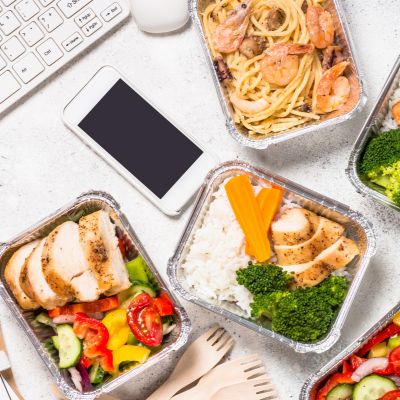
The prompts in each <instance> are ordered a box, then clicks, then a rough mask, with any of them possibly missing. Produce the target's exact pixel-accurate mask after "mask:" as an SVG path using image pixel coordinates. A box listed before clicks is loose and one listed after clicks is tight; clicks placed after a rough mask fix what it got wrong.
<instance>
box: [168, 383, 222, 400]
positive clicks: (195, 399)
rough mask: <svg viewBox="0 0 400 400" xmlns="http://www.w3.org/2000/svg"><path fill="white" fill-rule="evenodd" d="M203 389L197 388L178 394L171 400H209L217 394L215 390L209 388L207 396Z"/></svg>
mask: <svg viewBox="0 0 400 400" xmlns="http://www.w3.org/2000/svg"><path fill="white" fill-rule="evenodd" d="M202 389H203V388H201V387H198V386H195V387H193V388H191V389H189V390H186V391H185V392H183V393H180V394H177V395H176V396H174V397H172V398H171V400H208V399H210V398H211V396H212V395H213V394H214V393H215V390H214V389H213V388H211V387H210V388H209V390H208V391H207V394H205V393H204V390H202Z"/></svg>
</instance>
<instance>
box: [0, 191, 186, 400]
mask: <svg viewBox="0 0 400 400" xmlns="http://www.w3.org/2000/svg"><path fill="white" fill-rule="evenodd" d="M100 209H101V210H105V211H107V212H109V213H110V215H111V217H112V218H113V220H114V222H115V224H116V225H117V226H119V227H120V228H121V229H122V230H123V232H124V233H126V234H127V235H128V237H129V238H130V240H131V241H132V243H133V244H134V246H135V247H136V249H137V251H138V252H139V254H140V255H141V256H142V257H143V258H144V259H145V261H146V263H147V265H148V266H149V268H150V269H151V271H152V273H153V274H154V276H155V278H156V279H157V281H158V282H159V285H160V287H161V288H162V289H163V290H165V291H166V292H167V293H168V295H169V296H170V297H171V299H173V302H174V304H175V309H176V313H177V326H176V327H175V329H174V331H173V332H172V333H171V334H170V336H169V340H168V342H167V344H166V346H165V348H164V349H163V350H162V351H160V352H159V353H157V354H156V355H154V356H152V357H151V358H149V360H148V361H147V362H146V363H144V364H142V365H140V366H138V367H136V368H134V369H132V370H130V371H128V372H126V373H125V374H122V375H120V376H119V377H117V378H115V379H113V380H110V381H109V382H106V383H105V384H104V385H102V386H101V387H100V388H97V389H94V390H93V391H91V392H85V393H80V392H79V391H78V390H77V389H76V388H75V386H74V384H73V383H72V381H71V378H70V375H69V373H68V372H67V371H62V370H60V369H59V368H58V366H57V360H56V359H55V358H53V357H52V356H51V355H50V354H49V352H48V351H47V350H46V349H45V347H44V345H43V341H44V340H46V339H48V338H49V337H50V336H51V335H52V334H53V335H54V331H52V330H49V329H48V328H46V327H43V328H39V329H38V328H35V327H33V326H32V321H33V319H34V316H35V313H34V312H32V311H23V310H22V309H21V308H20V307H19V305H18V303H17V301H16V300H15V298H14V297H13V295H12V293H11V291H10V290H9V289H8V287H7V283H6V281H5V278H4V267H5V265H6V264H7V261H8V260H9V259H10V257H11V256H12V254H13V253H14V252H15V251H16V250H17V249H18V248H19V247H21V246H22V245H23V244H25V243H28V242H31V241H32V240H35V239H37V238H41V237H44V236H46V235H47V234H49V233H50V231H52V230H53V229H54V228H55V227H56V226H58V225H59V224H61V223H63V222H65V221H67V220H71V219H72V220H75V221H76V220H78V219H79V218H80V217H81V216H82V215H86V214H89V213H91V212H94V211H97V210H100ZM0 295H1V297H2V298H3V299H4V301H5V303H6V304H7V306H8V308H9V309H10V310H11V312H12V313H13V315H14V316H15V317H16V319H17V320H18V322H19V323H20V325H21V326H22V329H23V330H24V331H25V333H26V334H27V336H28V337H29V339H30V341H31V342H32V344H33V345H34V347H35V348H36V350H37V352H38V353H39V355H40V357H41V358H42V360H43V362H44V363H45V364H46V366H47V368H48V369H49V370H50V372H51V373H52V375H53V376H54V378H55V379H56V381H57V385H58V387H59V389H60V390H61V391H62V392H63V393H64V395H65V396H66V397H67V398H69V399H74V400H92V399H95V398H96V397H98V396H99V395H100V394H103V393H108V392H110V391H112V390H114V389H115V388H117V387H118V386H120V385H122V384H123V383H125V382H127V381H128V380H130V379H132V378H135V377H136V376H137V375H139V374H140V373H141V372H143V371H144V370H146V369H148V368H149V367H151V366H152V365H154V364H157V363H158V362H159V361H160V360H162V359H164V358H165V357H166V356H167V355H168V354H170V353H171V352H173V351H175V350H177V349H179V348H180V347H182V346H183V345H184V344H185V343H186V341H187V339H188V336H189V332H190V321H189V319H188V316H187V314H186V312H185V310H184V309H183V308H182V307H181V305H180V303H179V301H178V300H177V298H176V297H175V295H174V294H173V293H171V292H170V291H169V290H168V287H167V286H166V284H165V283H164V281H163V280H162V278H161V276H160V275H159V273H158V272H157V270H156V268H155V267H154V265H153V263H152V261H151V260H150V258H149V256H148V255H147V253H146V251H145V249H144V248H143V246H142V244H141V243H140V241H139V239H138V237H137V236H136V234H135V232H134V230H133V229H132V227H131V225H130V224H129V222H128V220H127V218H126V217H125V215H124V214H123V213H122V212H121V210H120V206H119V204H118V203H117V202H116V201H115V200H114V198H113V197H111V196H110V195H109V194H107V193H103V192H95V191H94V192H88V193H85V194H82V195H81V196H79V197H78V198H77V199H76V200H75V201H73V202H72V203H70V204H67V205H66V206H65V207H63V208H61V209H60V210H58V211H56V212H55V213H54V214H52V215H50V216H49V217H47V218H45V219H44V220H42V221H40V222H39V223H37V224H36V225H35V226H33V227H31V228H29V229H27V230H26V231H24V232H22V233H21V234H19V235H18V236H17V237H15V238H14V239H12V240H10V241H9V242H8V243H4V244H2V245H0ZM52 332H53V333H52Z"/></svg>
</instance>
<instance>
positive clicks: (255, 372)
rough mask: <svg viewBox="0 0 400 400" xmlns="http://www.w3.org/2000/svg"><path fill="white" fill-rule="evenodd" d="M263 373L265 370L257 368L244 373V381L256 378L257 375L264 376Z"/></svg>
mask: <svg viewBox="0 0 400 400" xmlns="http://www.w3.org/2000/svg"><path fill="white" fill-rule="evenodd" d="M264 373H265V368H264V367H259V368H256V369H252V370H251V371H247V372H245V377H246V379H251V377H252V376H254V377H257V375H259V374H264Z"/></svg>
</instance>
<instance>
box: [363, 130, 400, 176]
mask: <svg viewBox="0 0 400 400" xmlns="http://www.w3.org/2000/svg"><path fill="white" fill-rule="evenodd" d="M399 160H400V129H393V130H391V131H387V132H382V133H381V134H380V135H379V136H377V137H376V138H374V139H372V140H371V141H370V142H369V144H368V146H367V149H366V151H365V153H364V156H363V159H362V161H361V165H360V170H361V172H362V173H363V174H366V175H368V174H369V173H371V172H379V169H380V168H381V167H388V166H389V165H392V164H394V163H395V162H396V161H399Z"/></svg>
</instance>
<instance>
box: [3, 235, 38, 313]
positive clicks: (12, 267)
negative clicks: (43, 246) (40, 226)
mask: <svg viewBox="0 0 400 400" xmlns="http://www.w3.org/2000/svg"><path fill="white" fill-rule="evenodd" d="M38 243H39V240H35V241H33V242H31V243H28V244H25V245H24V246H22V247H20V248H19V249H18V250H17V251H16V252H15V253H14V254H13V255H12V257H11V258H10V260H9V261H8V263H7V265H6V267H5V269H4V277H5V279H6V282H7V283H8V286H9V287H10V289H11V291H12V292H13V294H14V297H15V298H16V299H17V301H18V304H19V305H20V306H21V308H22V309H24V310H36V309H37V308H39V304H38V303H36V301H35V300H33V298H31V297H28V296H27V295H26V293H25V292H24V291H23V290H22V288H21V285H20V282H19V278H20V275H21V270H22V268H23V266H24V263H25V260H26V259H27V258H28V257H29V256H30V254H31V253H32V251H33V250H34V248H35V247H36V246H37V245H38Z"/></svg>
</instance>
